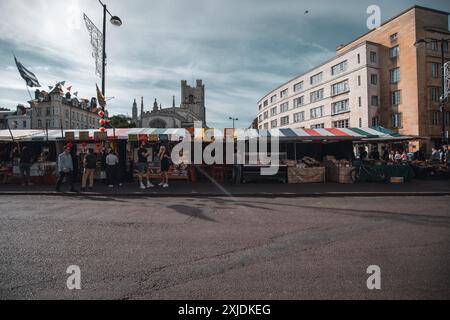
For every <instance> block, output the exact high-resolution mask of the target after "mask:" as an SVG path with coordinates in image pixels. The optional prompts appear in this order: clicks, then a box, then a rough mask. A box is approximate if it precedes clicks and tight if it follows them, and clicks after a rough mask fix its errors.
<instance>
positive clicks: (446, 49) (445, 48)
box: [444, 41, 448, 52]
mask: <svg viewBox="0 0 450 320" xmlns="http://www.w3.org/2000/svg"><path fill="white" fill-rule="evenodd" d="M444 51H445V52H448V41H444Z"/></svg>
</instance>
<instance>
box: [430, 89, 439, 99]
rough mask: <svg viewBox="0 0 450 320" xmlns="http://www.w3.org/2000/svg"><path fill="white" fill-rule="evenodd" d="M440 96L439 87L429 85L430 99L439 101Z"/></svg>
mask: <svg viewBox="0 0 450 320" xmlns="http://www.w3.org/2000/svg"><path fill="white" fill-rule="evenodd" d="M440 97H441V88H439V87H431V101H432V102H440Z"/></svg>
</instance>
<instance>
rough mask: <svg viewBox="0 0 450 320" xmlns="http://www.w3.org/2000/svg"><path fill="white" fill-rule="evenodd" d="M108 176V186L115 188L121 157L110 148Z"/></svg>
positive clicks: (107, 160)
mask: <svg viewBox="0 0 450 320" xmlns="http://www.w3.org/2000/svg"><path fill="white" fill-rule="evenodd" d="M105 161H106V176H107V180H108V187H109V188H114V184H115V183H116V182H117V181H118V179H117V167H118V164H119V158H118V157H117V156H116V154H115V153H114V151H113V150H112V149H108V155H107V156H106V160H105Z"/></svg>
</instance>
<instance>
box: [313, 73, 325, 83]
mask: <svg viewBox="0 0 450 320" xmlns="http://www.w3.org/2000/svg"><path fill="white" fill-rule="evenodd" d="M322 76H323V73H322V72H320V73H318V74H315V75H313V76H312V77H311V78H310V83H311V85H314V84H317V83H319V82H321V81H322Z"/></svg>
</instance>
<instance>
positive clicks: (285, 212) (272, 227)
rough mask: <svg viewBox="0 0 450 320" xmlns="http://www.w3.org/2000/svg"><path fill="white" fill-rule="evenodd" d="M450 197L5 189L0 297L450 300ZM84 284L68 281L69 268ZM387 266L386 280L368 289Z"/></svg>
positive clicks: (0, 214)
mask: <svg viewBox="0 0 450 320" xmlns="http://www.w3.org/2000/svg"><path fill="white" fill-rule="evenodd" d="M449 208H450V197H422V198H420V197H387V198H386V197H385V198H377V197H370V198H348V197H342V198H289V199H286V198H283V199H277V198H275V199H265V198H239V199H233V198H139V197H137V198H108V197H86V196H77V197H55V196H53V197H45V196H41V197H33V196H8V197H6V196H0V298H1V299H417V298H422V299H428V298H435V299H450V210H449ZM73 265H75V266H78V267H79V268H80V272H81V276H80V278H81V290H69V289H68V288H67V279H68V277H69V276H70V274H67V273H66V271H67V268H68V267H69V266H73ZM371 265H376V266H379V267H380V270H381V277H380V279H381V290H369V289H368V288H367V283H366V282H367V278H368V277H369V276H370V275H369V274H367V268H368V267H369V266H371Z"/></svg>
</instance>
